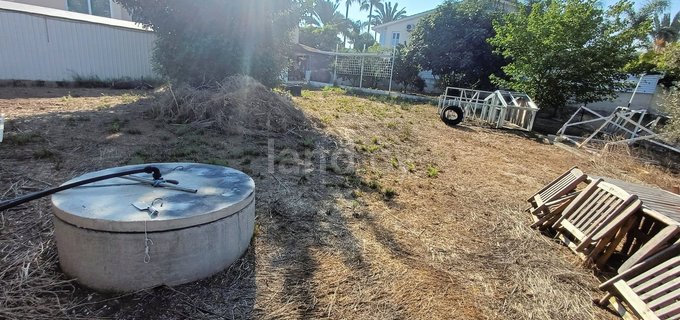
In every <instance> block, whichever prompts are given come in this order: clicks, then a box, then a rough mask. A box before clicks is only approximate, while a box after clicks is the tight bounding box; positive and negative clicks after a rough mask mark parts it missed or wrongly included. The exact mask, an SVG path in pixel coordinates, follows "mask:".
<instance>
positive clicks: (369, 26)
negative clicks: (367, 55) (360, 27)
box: [364, 1, 373, 34]
mask: <svg viewBox="0 0 680 320" xmlns="http://www.w3.org/2000/svg"><path fill="white" fill-rule="evenodd" d="M364 8H365V7H364ZM372 18H373V1H371V7H370V9H368V27H367V28H368V31H367V33H368V34H371V19H372Z"/></svg>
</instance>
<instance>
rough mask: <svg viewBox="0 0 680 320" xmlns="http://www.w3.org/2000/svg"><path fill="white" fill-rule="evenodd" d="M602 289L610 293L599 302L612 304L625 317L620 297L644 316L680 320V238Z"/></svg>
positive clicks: (605, 283)
mask: <svg viewBox="0 0 680 320" xmlns="http://www.w3.org/2000/svg"><path fill="white" fill-rule="evenodd" d="M600 289H603V290H607V291H608V293H607V295H605V296H604V297H603V298H602V299H600V301H599V304H600V305H602V306H606V305H607V303H611V304H612V306H614V308H615V309H617V311H618V312H619V313H620V314H621V315H622V316H623V317H624V318H627V314H628V313H627V312H626V309H625V308H622V306H620V305H619V303H618V300H617V298H616V297H617V296H618V298H620V299H621V300H623V301H624V302H625V303H626V305H627V306H628V307H629V308H630V309H631V310H632V311H633V313H634V314H635V315H636V316H637V317H639V318H641V319H644V320H649V319H680V241H676V242H675V243H674V244H672V245H671V246H670V247H667V248H665V249H662V250H661V251H659V252H657V253H656V254H654V255H652V256H650V257H648V258H647V259H644V260H642V261H641V262H639V263H637V264H635V265H634V266H632V267H631V268H629V269H627V270H626V271H624V272H622V273H620V274H619V275H617V276H616V277H614V278H612V279H610V280H608V281H606V282H604V283H602V284H601V285H600Z"/></svg>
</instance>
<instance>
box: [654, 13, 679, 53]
mask: <svg viewBox="0 0 680 320" xmlns="http://www.w3.org/2000/svg"><path fill="white" fill-rule="evenodd" d="M678 35H680V11H678V12H677V13H676V14H675V15H674V16H673V18H672V19H671V14H670V13H664V14H663V16H662V17H661V19H659V17H658V16H654V25H653V29H652V34H651V36H652V39H653V41H654V48H655V49H657V50H662V49H663V48H665V47H666V45H668V44H669V43H671V42H675V41H677V40H678Z"/></svg>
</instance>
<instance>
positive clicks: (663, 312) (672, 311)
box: [656, 297, 680, 318]
mask: <svg viewBox="0 0 680 320" xmlns="http://www.w3.org/2000/svg"><path fill="white" fill-rule="evenodd" d="M676 298H677V297H676ZM678 313H680V301H676V302H675V303H673V304H670V305H668V306H666V307H663V308H661V309H659V310H657V311H656V314H658V315H659V317H662V318H666V317H670V316H676V315H678Z"/></svg>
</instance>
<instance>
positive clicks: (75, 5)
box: [66, 0, 111, 18]
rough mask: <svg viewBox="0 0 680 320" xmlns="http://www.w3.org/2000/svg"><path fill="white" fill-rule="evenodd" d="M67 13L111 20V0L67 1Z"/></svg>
mask: <svg viewBox="0 0 680 320" xmlns="http://www.w3.org/2000/svg"><path fill="white" fill-rule="evenodd" d="M66 5H67V6H68V11H73V12H80V13H85V14H92V15H95V16H100V17H107V18H111V0H67V1H66Z"/></svg>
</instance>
